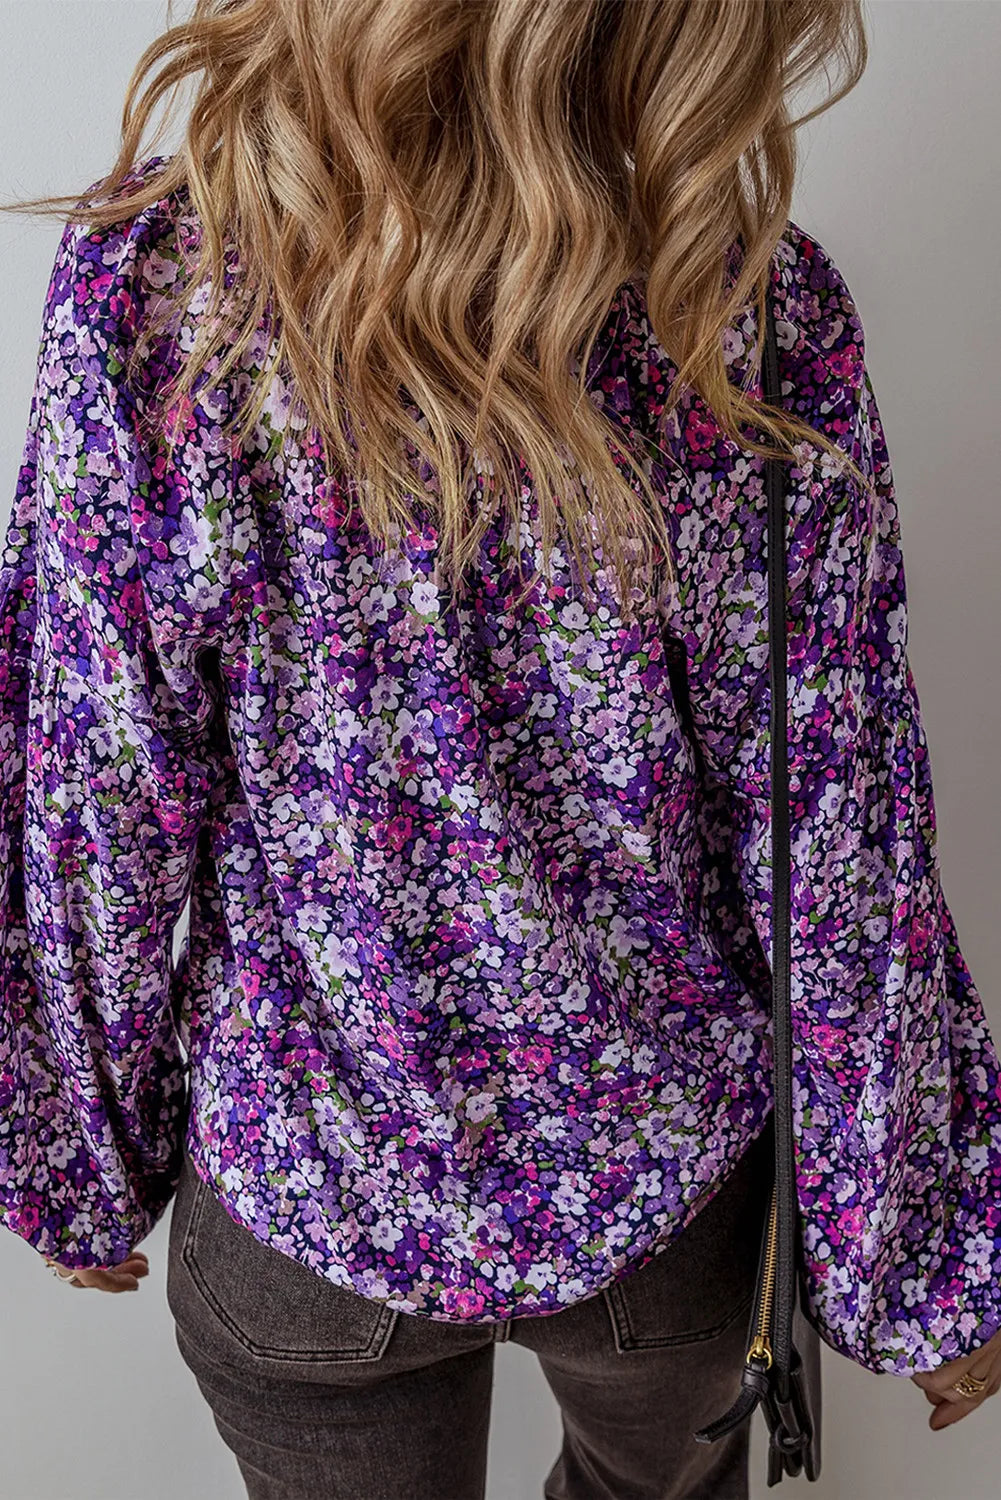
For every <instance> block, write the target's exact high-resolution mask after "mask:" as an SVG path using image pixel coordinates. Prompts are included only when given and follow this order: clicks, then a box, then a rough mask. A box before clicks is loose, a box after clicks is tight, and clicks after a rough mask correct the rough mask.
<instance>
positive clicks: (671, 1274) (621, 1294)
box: [604, 1117, 774, 1353]
mask: <svg viewBox="0 0 1001 1500" xmlns="http://www.w3.org/2000/svg"><path fill="white" fill-rule="evenodd" d="M772 1142H773V1137H772V1132H771V1125H770V1117H769V1122H768V1123H767V1124H766V1126H765V1129H764V1132H763V1133H762V1134H761V1135H759V1136H757V1137H756V1138H755V1140H754V1141H752V1143H751V1145H750V1147H749V1148H748V1150H747V1151H746V1152H745V1153H744V1155H743V1156H742V1157H741V1159H740V1161H739V1162H737V1164H736V1165H735V1166H734V1167H732V1168H731V1171H730V1173H729V1175H728V1176H727V1178H726V1180H725V1181H724V1182H723V1183H722V1184H721V1185H720V1186H719V1187H718V1188H717V1189H716V1191H715V1193H714V1194H713V1196H712V1198H710V1199H709V1201H708V1202H707V1203H706V1204H704V1206H703V1207H702V1208H700V1209H699V1211H698V1212H697V1213H696V1215H695V1217H694V1219H692V1220H691V1222H690V1223H689V1224H687V1225H686V1226H685V1228H684V1229H683V1230H682V1231H681V1233H680V1234H679V1235H677V1236H676V1237H675V1238H674V1239H673V1240H670V1241H669V1242H668V1243H667V1245H666V1246H665V1247H664V1249H662V1250H659V1251H658V1252H657V1254H656V1255H655V1256H654V1257H653V1259H652V1260H649V1261H647V1263H646V1264H645V1265H643V1266H641V1267H640V1268H639V1270H638V1271H627V1272H625V1273H624V1274H623V1275H622V1276H621V1277H620V1278H619V1280H618V1281H615V1282H613V1283H612V1285H611V1286H608V1287H605V1288H604V1297H605V1302H606V1305H607V1308H608V1313H609V1317H610V1319H611V1323H612V1331H613V1333H614V1336H615V1347H616V1348H617V1349H618V1351H619V1352H620V1353H627V1352H629V1351H631V1350H639V1349H658V1348H664V1347H667V1346H669V1345H671V1344H690V1343H695V1342H697V1341H699V1340H702V1339H712V1338H716V1337H717V1336H718V1335H719V1334H721V1333H723V1332H724V1330H725V1329H727V1328H729V1326H730V1325H731V1323H733V1321H734V1320H735V1319H736V1318H738V1317H740V1316H741V1315H742V1314H745V1313H746V1314H747V1316H748V1317H750V1312H751V1303H752V1300H753V1297H754V1288H755V1284H756V1281H757V1271H758V1256H759V1252H760V1248H761V1235H762V1231H763V1229H764V1221H765V1214H766V1212H767V1209H768V1195H769V1191H770V1187H771V1171H772V1167H771V1163H772V1160H773V1153H774V1146H773V1143H772Z"/></svg>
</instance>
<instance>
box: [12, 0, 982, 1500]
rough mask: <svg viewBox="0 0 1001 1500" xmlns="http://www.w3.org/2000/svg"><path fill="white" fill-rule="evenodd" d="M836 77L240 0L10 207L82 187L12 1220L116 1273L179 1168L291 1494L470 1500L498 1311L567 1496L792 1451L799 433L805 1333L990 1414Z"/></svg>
mask: <svg viewBox="0 0 1001 1500" xmlns="http://www.w3.org/2000/svg"><path fill="white" fill-rule="evenodd" d="M834 58H838V59H840V60H841V61H842V62H843V63H844V66H845V81H844V83H843V85H842V86H841V88H840V89H839V91H838V92H837V93H836V94H834V95H832V96H831V98H830V99H829V100H828V101H827V103H828V105H829V104H831V103H833V102H835V101H836V100H837V99H840V98H841V97H843V96H844V94H846V93H847V92H848V91H849V90H850V88H852V87H853V86H854V84H855V83H856V82H857V81H858V79H859V77H860V76H861V73H862V71H863V68H864V66H865V63H866V43H865V37H864V32H863V30H862V27H861V22H860V17H859V12H858V9H857V6H856V4H854V3H850V4H837V3H832V0H773V3H768V4H763V3H762V4H757V5H754V4H751V5H748V4H737V3H727V4H713V5H708V4H705V3H702V0H699V3H691V0H658V3H655V4H653V3H651V4H647V3H641V0H630V3H629V4H617V3H608V0H605V3H601V0H507V3H502V0H484V3H477V4H469V3H463V0H226V3H222V0H199V3H198V4H197V5H196V6H195V9H194V12H193V14H192V16H191V19H190V20H188V21H186V22H184V23H183V24H180V25H178V26H175V27H172V28H171V29H169V30H168V31H167V32H166V33H165V35H164V36H163V37H162V38H161V39H160V40H158V41H157V42H156V43H155V44H154V45H152V46H151V47H150V48H149V49H148V50H147V52H146V53H145V54H144V56H143V58H142V59H141V60H140V63H139V65H138V67H137V70H136V74H135V75H134V77H133V80H132V84H131V86H130V89H129V95H128V99H127V101H126V108H125V120H124V129H123V142H122V149H121V153H120V156H119V159H118V161H117V163H116V165H115V167H114V169H113V171H112V172H111V173H110V174H109V175H108V177H106V178H104V179H102V180H101V181H100V182H99V183H95V184H93V185H92V187H91V188H90V190H88V192H87V194H86V195H85V197H84V198H83V199H82V200H77V199H76V198H75V197H73V196H70V197H69V199H68V200H67V199H53V200H45V203H44V204H39V203H37V202H36V203H33V204H30V205H24V204H21V205H14V206H15V207H21V208H24V207H32V208H47V211H55V212H59V213H60V214H62V216H63V217H65V218H66V219H67V223H66V227H65V230H64V233H63V237H62V240H61V243H60V247H59V251H58V254H57V257H56V263H55V267H54V270H53V274H52V278H51V283H50V287H49V292H48V296H47V298H46V303H45V309H44V317H43V325H42V338H41V344H40V351H39V361H38V375H37V379H36V384H35V389H34V392H33V396H32V401H31V411H30V420H29V430H28V436H27V440H26V444H25V450H24V456H23V462H22V467H21V471H20V474H19V478H18V483H17V490H16V494H15V498H14V505H13V510H12V514H11V518H10V522H9V525H8V530H7V538H6V544H5V549H4V553H3V574H2V584H3V593H2V595H0V600H2V612H0V623H2V630H3V634H2V641H3V648H4V656H3V658H2V669H0V681H2V683H3V690H4V700H3V720H2V724H3V744H4V752H5V753H4V755H3V766H4V772H5V775H6V778H7V786H6V796H5V797H4V798H3V800H2V807H3V814H2V817H3V824H2V827H3V836H4V840H5V851H6V859H5V868H6V870H7V881H6V883H5V887H4V904H3V907H2V923H3V928H2V930H3V937H4V942H3V951H4V955H5V965H4V987H3V1018H4V1028H3V1032H2V1043H0V1045H2V1049H3V1050H2V1068H3V1071H2V1078H3V1088H4V1106H5V1108H4V1122H5V1135H4V1151H3V1155H2V1156H0V1190H2V1191H0V1203H2V1219H3V1222H4V1223H5V1225H6V1226H7V1227H8V1228H9V1229H11V1230H13V1232H14V1233H16V1234H18V1235H20V1236H22V1237H23V1238H24V1239H26V1240H27V1241H28V1242H29V1243H30V1244H32V1245H33V1246H35V1247H36V1248H37V1249H38V1250H39V1252H40V1253H41V1254H42V1255H43V1256H45V1257H46V1258H47V1259H48V1261H49V1262H50V1264H52V1266H53V1267H54V1269H55V1270H56V1272H57V1274H60V1275H62V1276H64V1277H65V1278H66V1279H69V1280H71V1281H72V1282H73V1284H75V1285H77V1286H84V1287H97V1288H99V1289H102V1290H106V1291H112V1292H117V1291H121V1290H125V1289H129V1288H134V1287H136V1286H138V1284H139V1282H140V1280H141V1279H142V1278H143V1277H144V1276H145V1275H147V1274H148V1263H147V1258H146V1256H145V1255H144V1254H143V1252H142V1251H140V1250H138V1249H137V1246H138V1245H139V1243H140V1242H141V1241H142V1239H143V1238H144V1237H145V1235H146V1234H147V1233H148V1232H149V1231H150V1229H151V1228H152V1227H153V1225H154V1224H155V1223H156V1222H157V1221H158V1220H159V1218H160V1217H161V1215H162V1214H163V1213H164V1211H165V1209H166V1207H167V1205H168V1203H169V1202H170V1201H171V1199H173V1200H174V1206H173V1210H172V1216H171V1236H170V1260H169V1267H168V1287H167V1290H168V1300H169V1302H170V1306H171V1309H172V1312H173V1314H174V1316H175V1319H176V1323H177V1336H178V1344H179V1348H180V1350H181V1353H182V1355H183V1357H184V1359H185V1360H186V1361H187V1363H188V1365H189V1366H190V1368H191V1370H192V1372H193V1374H194V1375H195V1377H196V1378H197V1381H198V1384H199V1386H200V1388H201V1390H202V1391H203V1392H204V1394H205V1396H206V1398H207V1400H208V1401H209V1403H210V1404H211V1407H212V1410H213V1413H214V1416H215V1420H216V1423H217V1425H218V1429H219V1432H220V1434H221V1435H222V1437H223V1439H224V1440H225V1441H226V1443H228V1444H229V1446H230V1447H231V1448H232V1450H233V1452H234V1454H235V1456H236V1459H237V1461H238V1463H239V1466H240V1469H241V1472H242V1474H243V1476H244V1479H245V1481H246V1485H247V1491H248V1494H249V1495H251V1496H254V1497H266V1496H267V1497H273V1496H278V1495H279V1494H280V1495H282V1496H283V1497H290V1496H293V1495H295V1496H300V1495H301V1496H306V1495H310V1496H312V1495H316V1494H328V1493H329V1494H334V1493H336V1494H350V1495H352V1496H355V1497H367V1500H376V1497H380V1500H382V1497H387V1496H392V1497H401V1500H402V1497H407V1500H422V1497H427V1500H430V1497H435V1500H443V1497H461V1500H468V1497H474V1496H480V1495H482V1494H483V1492H484V1473H485V1462H486V1443H487V1431H488V1420H489V1399H490V1382H491V1374H492V1368H493V1365H492V1361H493V1356H494V1345H495V1344H496V1342H497V1341H498V1340H505V1339H513V1340H516V1341H518V1342H521V1343H523V1344H525V1345H526V1346H527V1347H529V1348H533V1349H535V1350H536V1352H537V1353H538V1355H539V1359H540V1363H541V1365H542V1368H543V1370H544V1372H545V1375H546V1377H547V1379H548V1380H549V1382H550V1385H551V1387H552V1389H553V1391H554V1393H555V1395H556V1397H557V1399H558V1401H559V1403H560V1406H561V1410H562V1413H563V1419H564V1441H563V1449H562V1452H561V1454H560V1455H559V1457H558V1459H557V1461H556V1462H555V1463H554V1465H553V1468H552V1470H551V1472H550V1474H549V1476H548V1479H547V1480H546V1488H545V1493H546V1495H547V1496H548V1497H550V1500H556V1497H570V1496H573V1497H585V1496H587V1497H598V1496H601V1497H612V1496H614V1497H616V1500H622V1497H624V1496H626V1495H629V1496H654V1495H656V1496H659V1497H663V1496H666V1495H670V1496H672V1497H681V1496H686V1497H687V1496H696V1495H698V1496H705V1495H714V1496H721V1497H737V1496H746V1494H747V1472H746V1470H747V1444H748V1428H747V1425H746V1424H745V1425H744V1426H742V1427H740V1428H738V1429H735V1430H734V1431H733V1432H732V1433H731V1434H730V1435H729V1436H728V1437H727V1438H726V1440H725V1441H721V1442H719V1443H716V1444H712V1445H700V1444H697V1443H695V1442H694V1441H693V1440H692V1430H693V1429H694V1428H695V1427H696V1426H698V1425H699V1423H701V1422H703V1421H705V1420H706V1419H707V1418H709V1417H711V1416H713V1415H714V1414H715V1413H716V1412H717V1411H718V1410H719V1408H720V1406H721V1405H723V1404H725V1402H726V1401H728V1400H729V1398H730V1396H731V1395H732V1393H733V1390H734V1387H735V1384H736V1380H737V1377H738V1374H739V1369H740V1365H741V1361H742V1359H743V1355H744V1346H745V1342H746V1337H745V1336H746V1313H747V1309H748V1306H749V1298H750V1296H751V1292H752V1289H753V1285H754V1277H755V1271H756V1264H757V1252H758V1245H759V1238H760V1230H761V1225H762V1215H763V1212H764V1208H765V1205H766V1201H767V1193H768V1186H769V1181H770V1170H771V1165H772V1155H771V1152H772V1147H771V1145H770V1138H769V1128H770V1125H771V1115H770V1108H771V1096H770V1071H769V1050H768V1045H769V1044H768V1025H769V1016H768V998H769V973H768V963H767V957H766V955H767V953H768V951H769V941H770V933H769V915H768V912H769V869H768V844H767V834H768V694H767V622H766V614H765V609H764V604H765V592H764V579H765V550H764V541H763V533H764V491H763V482H762V476H763V466H764V460H765V456H766V455H767V454H768V453H769V452H772V451H778V452H780V453H781V454H782V455H783V456H784V460H785V465H786V468H785V473H786V482H787V508H788V513H789V518H790V519H789V536H788V548H789V572H790V589H789V610H790V616H791V625H790V649H789V688H790V713H791V728H790V737H789V755H790V766H791V774H792V788H793V793H792V795H793V808H792V812H793V825H792V834H793V838H792V843H793V857H794V862H795V869H794V913H793V915H794V936H793V967H794V972H795V974H796V976H797V983H796V990H795V1026H796V1045H797V1075H796V1083H797V1099H798V1102H799V1104H800V1106H801V1115H800V1124H801V1126H802V1129H801V1133H800V1136H799V1138H798V1140H797V1191H798V1196H799V1206H800V1211H801V1217H802V1228H803V1239H804V1251H805V1254H804V1275H805V1278H806V1285H807V1288H808V1292H809V1297H810V1303H811V1309H812V1313H813V1315H814V1317H815V1318H816V1326H817V1328H818V1329H819V1331H820V1332H821V1334H822V1335H823V1337H824V1339H825V1340H826V1341H827V1343H828V1344H829V1345H830V1347H832V1348H833V1349H836V1350H838V1351H839V1352H840V1353H842V1354H844V1355H846V1356H847V1357H849V1358H851V1359H853V1360H855V1361H856V1362H857V1363H860V1364H862V1365H863V1366H864V1367H865V1368H868V1369H870V1370H873V1371H877V1372H881V1373H890V1374H897V1375H908V1376H909V1377H910V1378H911V1379H912V1380H913V1381H914V1382H915V1383H916V1384H917V1385H919V1386H920V1387H921V1388H922V1389H923V1391H924V1393H925V1395H926V1397H927V1398H928V1400H929V1401H930V1402H931V1403H932V1405H933V1408H934V1409H933V1411H932V1413H931V1416H930V1423H931V1425H932V1426H933V1427H935V1428H938V1427H941V1426H944V1425H947V1424H948V1423H950V1422H952V1421H955V1420H959V1419H961V1418H962V1417H963V1416H965V1415H966V1414H967V1413H968V1412H969V1411H971V1410H973V1409H974V1408H975V1407H977V1406H979V1405H981V1404H982V1403H983V1401H984V1400H985V1399H986V1398H987V1397H988V1396H990V1395H993V1394H994V1393H995V1392H996V1391H997V1390H998V1388H999V1386H1001V1333H999V1332H997V1328H998V1321H999V1312H1001V1309H999V1307H998V1303H997V1293H996V1287H997V1286H998V1284H999V1281H1001V1233H999V1229H998V1218H999V1211H998V1209H997V1204H998V1202H999V1201H1001V1191H999V1190H1001V1089H999V1062H998V1056H997V1052H996V1050H995V1046H994V1043H993V1041H992V1039H991V1037H990V1034H989V1030H988V1027H987V1023H986V1019H985V1015H984V1010H983V1006H982V1004H981V1001H980V998H979V996H978V994H977V992H976V990H975V988H974V985H973V981H972V979H971V977H970V974H969V971H968V969H967V967H966V965H965V962H964V960H963V958H962V956H961V954H960V951H959V948H958V944H957V941H956V935H955V929H954V925H953V922H952V918H951V915H950V912H949V909H948V907H947V905H946V903H945V901H944V898H943V896H942V892H941V886H940V882H939V875H938V867H937V863H936V858H935V852H934V807H933V799H932V789H931V783H930V779H929V764H928V754H927V745H926V742H925V739H924V733H923V729H922V726H921V720H920V714H919V709H918V702H917V697H916V694H915V691H914V685H913V680H912V677H911V674H910V670H909V666H908V662H907V656H906V649H905V638H906V605H905V591H904V575H903V562H902V554H901V551H900V534H899V519H898V513H897V506H896V500H895V495H894V488H893V480H892V474H891V469H890V464H889V458H888V455H887V450H886V446H885V440H884V434H883V429H882V426H881V423H880V418H879V412H878V408H877V405H876V400H875V395H874V393H873V389H872V384H871V381H870V378H869V375H868V372H867V370H866V367H865V362H864V335H863V329H862V325H861V321H860V319H859V314H858V310H857V308H856V306H855V303H854V301H853V299H852V296H851V293H850V291H849V289H848V287H847V285H846V283H845V281H844V278H843V277H842V275H841V274H840V272H839V271H838V269H837V267H836V265H835V264H834V261H833V260H832V258H831V256H830V255H829V254H828V253H827V251H826V250H825V249H824V248H823V247H822V246H821V245H820V244H819V243H818V242H817V240H816V239H814V238H813V237H812V236H811V235H810V234H809V233H808V232H807V231H806V230H805V229H803V228H801V227H800V226H799V225H797V224H795V223H793V222H792V221H791V220H790V219H789V218H788V209H789V204H790V199H791V193H792V187H793V182H794V175H795V152H794V136H793V132H794V129H795V125H796V124H798V123H799V122H795V121H790V118H789V114H788V110H787V95H788V91H789V89H790V88H791V87H792V86H793V85H794V84H798V83H799V82H801V81H802V80H803V79H804V78H806V77H809V76H812V75H813V73H814V72H815V71H817V70H818V69H820V68H821V67H824V66H826V65H828V64H829V63H830V62H831V60H832V59H834ZM157 63H161V64H162V65H161V67H160V69H159V71H158V72H157V73H155V74H154V76H153V77H152V80H151V81H150V82H149V84H148V85H147V86H146V87H145V89H144V90H143V91H142V92H140V83H141V82H142V79H143V78H144V77H145V75H146V74H147V73H148V72H149V71H150V69H152V68H153V66H154V64H157ZM198 72H201V73H203V75H204V76H203V78H202V80H201V82H200V85H199V89H198V92H197V96H196V98H195V101H194V103H193V106H192V108H191V112H190V118H189V122H188V127H187V134H186V137H185V142H184V146H183V148H182V149H181V150H180V151H179V152H178V153H176V154H175V155H173V156H165V155H149V154H147V155H145V156H143V157H141V156H140V152H139V145H140V140H141V137H142V133H143V130H144V128H145V125H146V123H147V121H148V118H149V115H150V113H151V111H152V109H153V108H154V107H155V105H156V103H157V102H158V100H159V99H160V97H161V96H162V95H163V93H164V92H166V91H167V90H168V89H171V88H172V86H173V85H174V84H176V83H179V82H181V81H183V80H185V79H187V78H188V77H189V76H191V75H192V74H195V73H198ZM825 107H826V106H825ZM748 167H750V170H748ZM53 205H55V207H53ZM67 208H68V209H69V212H68V214H67ZM766 286H768V287H770V289H771V293H772V296H773V297H774V299H775V307H776V316H777V326H778V330H779V336H780V373H781V376H782V382H783V384H782V392H783V398H784V399H783V401H782V403H781V405H780V406H777V405H775V404H765V403H763V402H762V399H761V394H762V385H761V364H760V355H761V330H762V327H763V321H762V318H763V308H764V302H763V294H764V290H765V287H766ZM762 434H763V435H764V436H763V437H762ZM585 476H586V478H585ZM679 648H680V651H681V656H680V658H678V659H680V660H682V661H683V663H684V665H685V667H686V669H687V676H686V679H685V683H684V684H683V685H682V684H679V682H678V679H677V676H676V675H674V674H672V670H671V665H670V662H671V653H672V651H677V650H679ZM685 691H687V698H688V703H689V705H690V712H689V713H686V712H685V701H684V694H685ZM189 897H190V923H189V929H188V933H187V937H186V940H185V943H184V946H183V948H182V950H181V952H180V955H179V959H178V961H177V962H176V964H175V962H174V955H173V932H174V927H175V925H176V923H177V922H178V919H179V918H180V915H181V913H182V910H183V908H184V906H185V904H186V902H187V901H188V898H189Z"/></svg>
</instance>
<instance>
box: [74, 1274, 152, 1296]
mask: <svg viewBox="0 0 1001 1500" xmlns="http://www.w3.org/2000/svg"><path fill="white" fill-rule="evenodd" d="M77 1276H78V1277H79V1279H80V1283H81V1285H83V1286H85V1287H93V1288H94V1289H95V1290H97V1291H99V1292H134V1291H137V1290H138V1288H139V1279H138V1277H136V1276H132V1275H130V1274H129V1273H127V1272H122V1271H110V1270H102V1269H98V1268H91V1269H89V1270H86V1271H78V1272H77Z"/></svg>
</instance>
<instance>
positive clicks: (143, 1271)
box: [47, 1250, 149, 1292]
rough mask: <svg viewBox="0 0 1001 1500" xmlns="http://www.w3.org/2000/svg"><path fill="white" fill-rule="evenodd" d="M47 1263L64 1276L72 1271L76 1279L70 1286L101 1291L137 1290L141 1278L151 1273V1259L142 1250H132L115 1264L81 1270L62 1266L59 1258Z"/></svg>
mask: <svg viewBox="0 0 1001 1500" xmlns="http://www.w3.org/2000/svg"><path fill="white" fill-rule="evenodd" d="M47 1264H48V1265H50V1266H54V1267H55V1269H56V1270H57V1271H60V1272H61V1273H62V1274H63V1275H64V1276H68V1274H69V1272H70V1271H72V1273H73V1276H74V1278H75V1280H73V1281H71V1282H70V1283H69V1285H70V1286H82V1287H88V1286H90V1287H96V1288H97V1290H98V1291H99V1292H136V1291H138V1290H139V1282H140V1280H141V1278H142V1277H143V1276H148V1275H149V1260H148V1258H147V1257H146V1255H144V1254H143V1252H142V1251H141V1250H132V1251H130V1252H129V1254H128V1255H127V1256H126V1258H125V1259H124V1260H121V1261H119V1262H118V1264H117V1265H115V1266H88V1267H86V1268H84V1269H82V1270H81V1269H80V1268H78V1267H74V1266H61V1265H60V1264H59V1262H58V1261H57V1260H56V1261H52V1260H50V1261H47Z"/></svg>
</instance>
